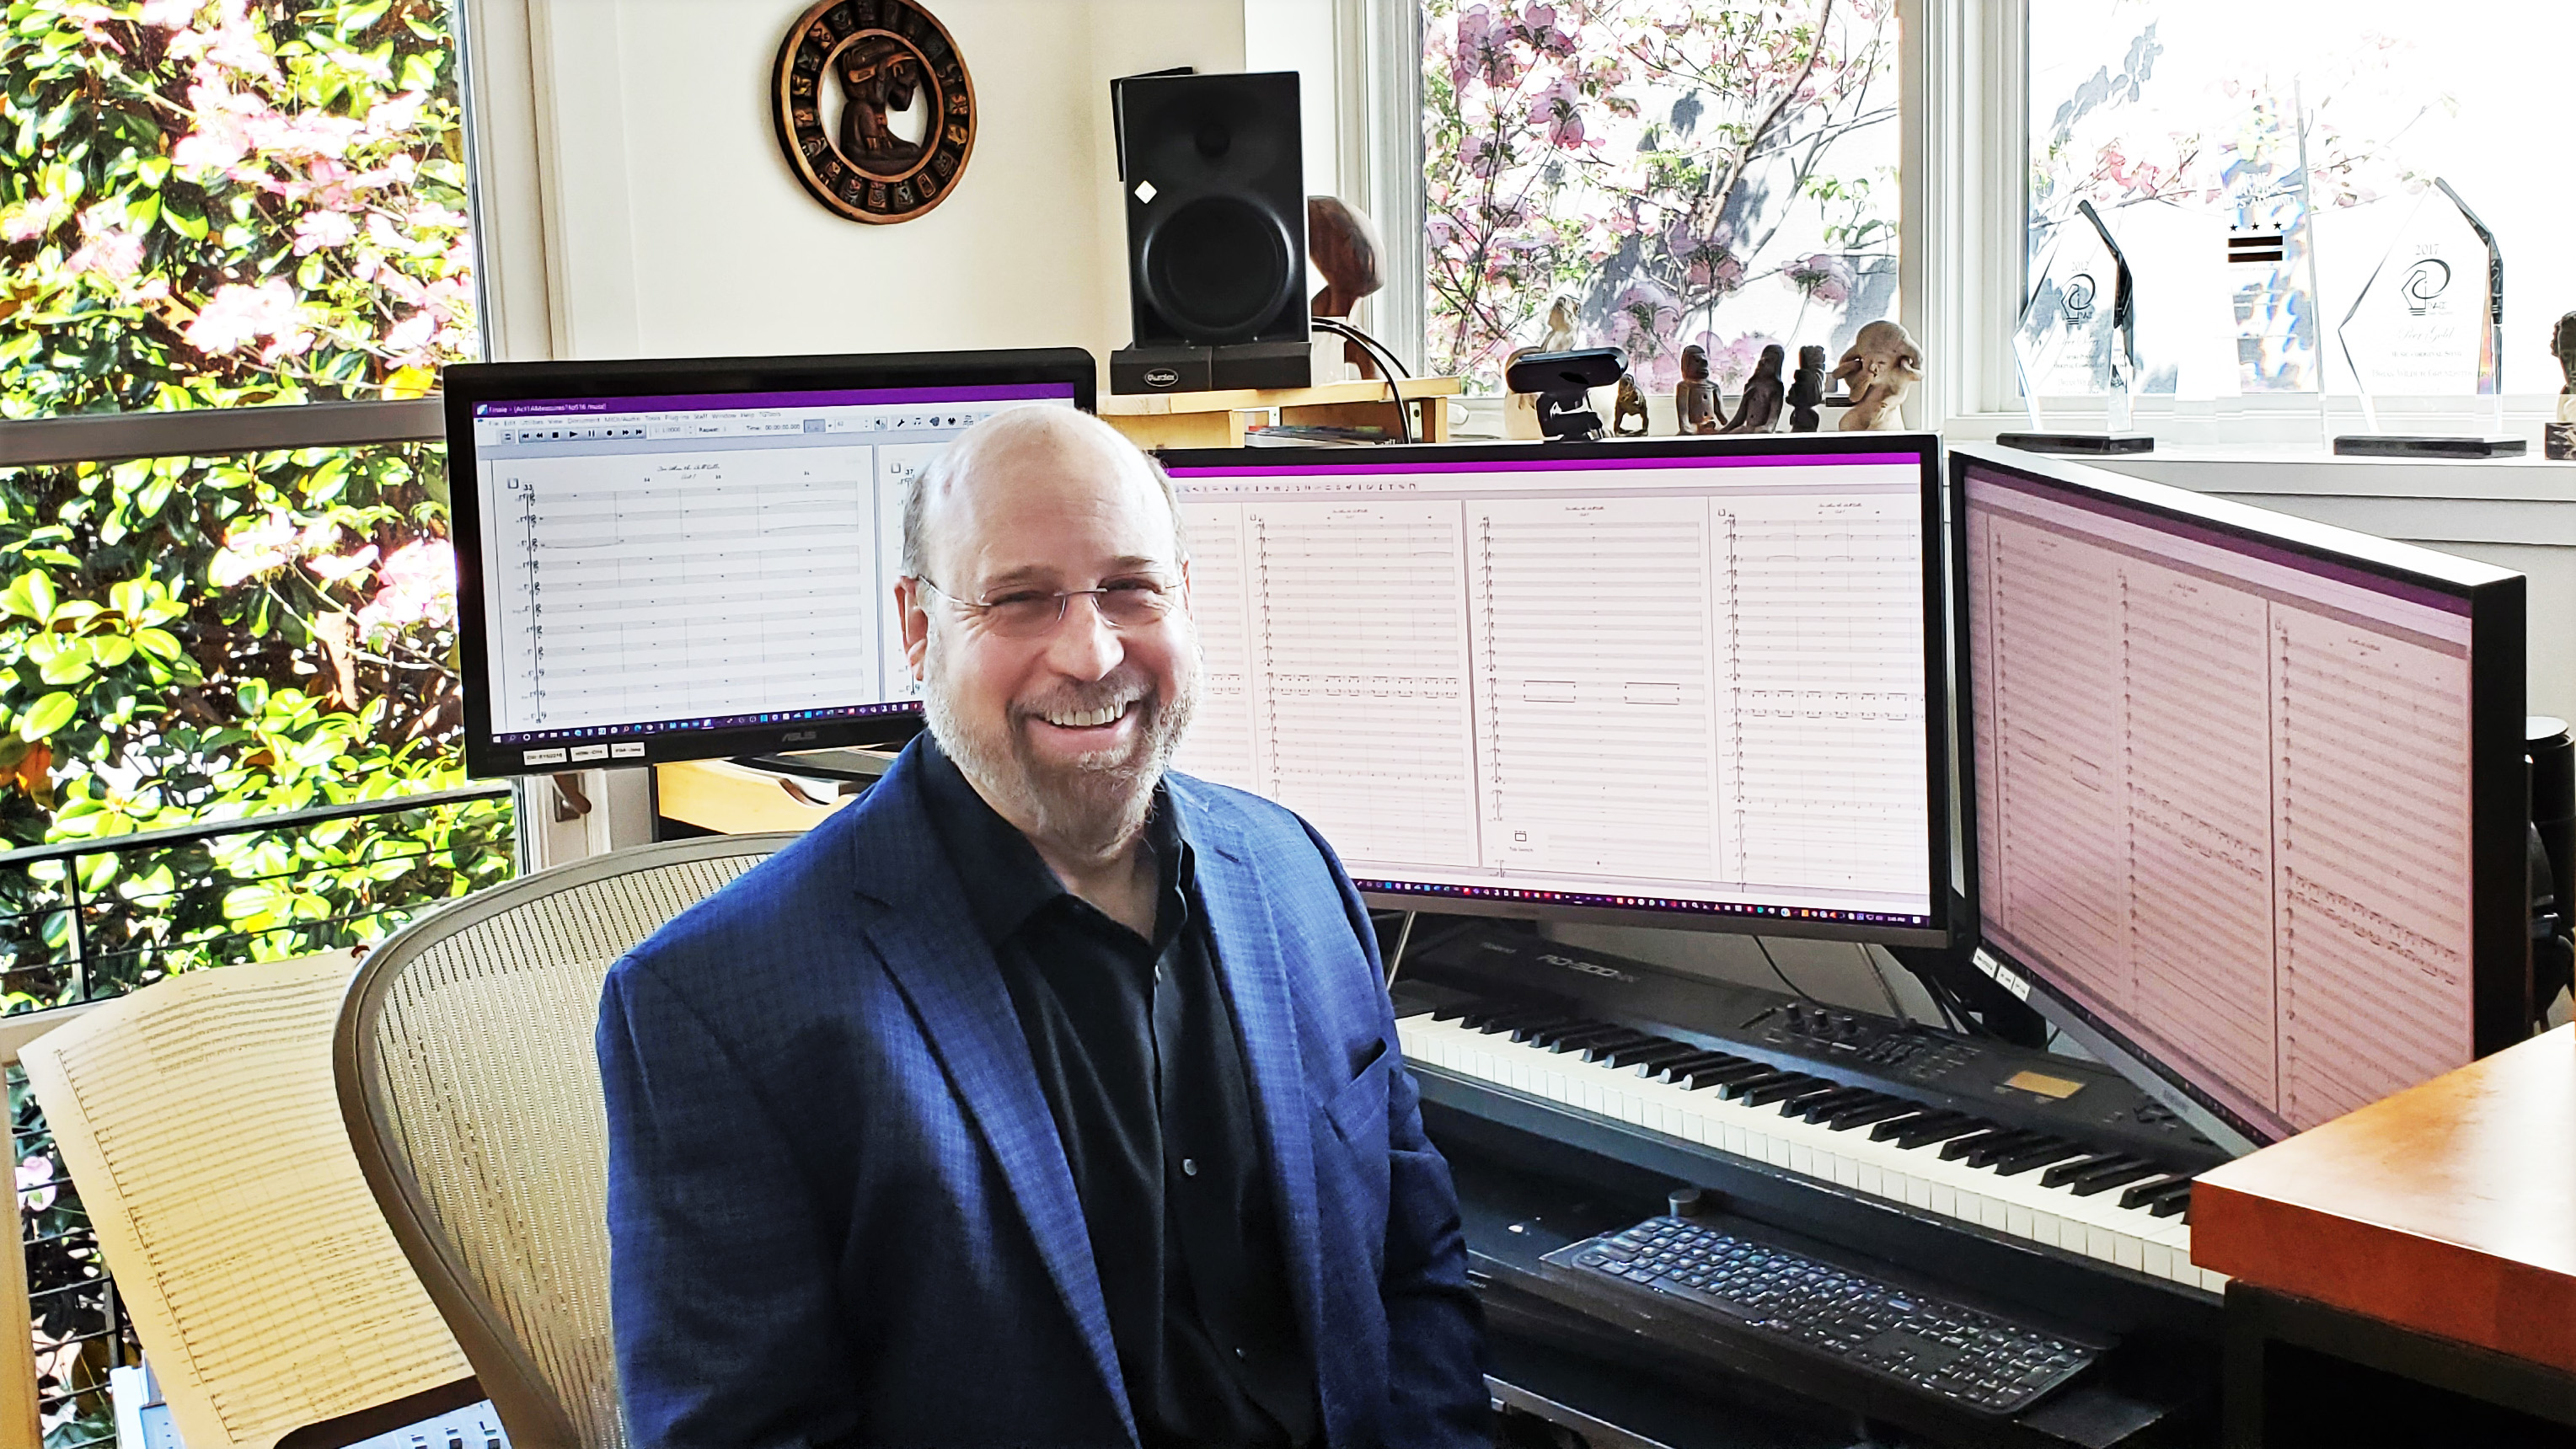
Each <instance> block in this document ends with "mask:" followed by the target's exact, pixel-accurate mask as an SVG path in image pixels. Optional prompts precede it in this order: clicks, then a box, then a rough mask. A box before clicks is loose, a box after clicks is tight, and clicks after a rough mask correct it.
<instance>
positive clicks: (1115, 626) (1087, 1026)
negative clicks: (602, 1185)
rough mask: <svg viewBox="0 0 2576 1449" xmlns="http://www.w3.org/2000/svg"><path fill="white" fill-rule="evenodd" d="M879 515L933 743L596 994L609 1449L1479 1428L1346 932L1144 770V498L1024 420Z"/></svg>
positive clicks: (1288, 870)
mask: <svg viewBox="0 0 2576 1449" xmlns="http://www.w3.org/2000/svg"><path fill="white" fill-rule="evenodd" d="M903 530H904V539H903V571H904V575H905V576H904V578H903V579H902V580H901V581H900V582H899V583H898V584H897V585H896V588H895V599H894V602H895V605H896V607H897V608H899V609H900V610H901V611H902V618H903V637H904V644H905V650H906V657H907V659H908V660H909V663H910V666H911V669H912V672H913V677H914V678H915V679H917V680H919V681H920V682H921V685H922V699H923V705H924V710H925V713H926V714H927V717H928V720H929V725H930V728H929V730H928V732H927V733H925V734H924V735H922V736H921V737H920V738H918V739H917V740H915V741H914V742H913V744H912V746H911V747H910V748H908V749H906V750H905V751H904V753H903V756H902V758H901V759H899V760H898V761H897V762H896V763H895V765H894V767H893V768H892V769H890V770H888V771H887V772H886V775H885V778H884V779H883V780H882V781H881V782H880V783H879V784H878V785H877V786H876V787H875V788H874V789H872V790H871V791H869V792H868V794H867V795H866V796H865V797H864V798H862V799H861V800H860V801H858V802H857V803H856V804H855V805H853V806H851V807H850V808H848V809H846V810H843V811H841V812H840V813H839V814H837V815H834V816H832V817H831V818H830V819H829V820H827V821H826V822H825V823H824V824H822V825H819V826H817V827H816V828H815V829H814V830H813V832H812V833H811V834H809V835H808V836H807V837H806V838H805V839H804V840H802V841H800V842H799V843H797V844H796V845H794V846H792V847H790V848H789V849H787V850H784V851H781V852H779V853H778V854H777V855H775V856H773V857H771V858H770V859H769V860H768V861H766V862H764V863H763V864H761V865H760V866H759V867H757V868H756V869H754V870H752V871H750V872H748V873H746V874H745V875H743V876H742V877H741V878H740V879H738V880H737V881H735V882H734V883H733V884H732V885H731V886H729V887H727V888H726V889H724V890H723V891H721V892H719V893H717V894H716V895H715V896H713V897H711V898H709V899H708V900H707V901H706V902H704V903H703V904H701V905H699V906H698V907H696V908H695V909H693V910H691V911H690V912H688V913H687V914H685V915H683V916H681V917H680V918H679V919H678V920H675V921H673V922H672V923H671V924H670V925H669V926H667V927H665V928H664V929H663V930H662V931H660V932H659V933H657V934H656V935H655V936H654V937H653V938H652V939H651V940H649V941H647V942H645V943H644V945H642V946H640V947H638V948H637V949H636V950H635V951H634V952H633V953H632V954H630V955H629V956H627V957H626V958H625V959H624V960H622V961H620V962H619V963H618V964H617V966H616V967H615V969H614V970H612V971H611V972H610V974H609V979H608V986H607V990H606V993H605V995H604V997H603V999H602V1002H601V1006H600V1022H599V1043H598V1044H599V1059H600V1069H601V1076H602V1079H603V1081H604V1083H605V1085H606V1088H607V1097H608V1121H609V1235H610V1242H611V1247H612V1263H611V1277H612V1292H613V1306H614V1315H615V1327H616V1338H617V1358H618V1367H619V1370H620V1374H621V1377H622V1387H623V1391H624V1394H625V1400H626V1415H627V1424H628V1428H629V1432H630V1434H631V1436H632V1437H633V1439H634V1442H636V1443H637V1444H639V1445H646V1446H659V1445H670V1446H700V1445H704V1446H716V1445H744V1446H749V1445H760V1446H803V1445H813V1446H820V1445H839V1444H853V1445H906V1446H912V1445H956V1446H995V1445H1068V1446H1070V1445H1083V1446H1091V1445H1131V1446H1139V1449H1162V1446H1178V1445H1192V1446H1199V1445H1228V1446H1234V1445H1240V1446H1263V1449H1270V1446H1281V1449H1287V1446H1314V1445H1329V1446H1363V1445H1368V1446H1374V1445H1390V1446H1393V1445H1401V1446H1407V1449H1410V1446H1417V1445H1420V1446H1464V1445H1470V1444H1482V1443H1485V1442H1486V1423H1485V1420H1486V1407H1487V1398H1486V1390H1485V1385H1484V1380H1483V1375H1482V1373H1481V1371H1480V1360H1481V1327H1480V1320H1479V1317H1478V1314H1477V1308H1476V1303H1475V1299H1474V1296H1473V1294H1472V1293H1471V1292H1470V1290H1469V1289H1468V1287H1467V1280H1466V1251H1465V1247H1464V1244H1463V1241H1462V1240H1461V1237H1460V1234H1459V1224H1458V1209H1457V1201H1456V1197H1455V1194H1454V1191H1453V1189H1452V1187H1451V1185H1450V1180H1449V1172H1448V1168H1447V1166H1446V1164H1444V1163H1443V1162H1442V1161H1441V1159H1440V1156H1439V1154H1438V1153H1437V1152H1436V1151H1435V1150H1434V1149H1433V1148H1432V1146H1431V1145H1430V1143H1429V1142H1427V1141H1426V1140H1425V1139H1424V1137H1423V1134H1422V1124H1421V1117H1420V1113H1419V1111H1418V1109H1417V1106H1416V1102H1415V1096H1414V1091H1413V1086H1412V1083H1411V1081H1410V1080H1409V1079H1408V1078H1407V1077H1406V1076H1405V1074H1404V1072H1403V1070H1402V1066H1401V1061H1400V1059H1399V1054H1398V1051H1397V1048H1396V1037H1395V1023H1394V1021H1393V1019H1392V1017H1391V1015H1390V1012H1389V1009H1388V1003H1387V999H1386V994H1385V991H1384V990H1383V988H1382V986H1381V981H1382V971H1381V967H1380V965H1379V961H1378V956H1377V943H1376V938H1375V936H1374V934H1373V933H1372V932H1371V930H1370V928H1369V925H1368V916H1367V913H1366V912H1365V911H1364V910H1363V909H1362V907H1361V905H1360V901H1359V898H1358V896H1357V894H1356V893H1355V892H1354V891H1353V890H1352V888H1351V883H1350V881H1349V879H1348V878H1347V877H1346V876H1345V875H1344V874H1343V872H1342V868H1341V864H1340V862H1339V861H1338V860H1336V859H1335V858H1334V856H1333V853H1332V850H1331V849H1330V847H1328V846H1326V845H1325V843H1324V842H1323V840H1322V839H1321V838H1320V837H1318V836H1317V835H1316V834H1315V833H1314V831H1313V830H1312V829H1311V828H1310V827H1308V826H1307V825H1306V824H1305V823H1304V822H1303V821H1301V820H1299V819H1298V818H1297V817H1296V816H1294V815H1292V814H1290V813H1289V812H1287V811H1286V810H1283V809H1281V808H1279V807H1278V806H1276V805H1272V804H1270V803H1268V802H1266V801H1263V800H1260V799H1258V798H1255V797H1253V796H1250V795H1245V794H1243V793H1241V792H1239V791H1235V790H1230V789H1226V788H1224V787H1222V786H1217V785H1212V784H1208V783H1206V782H1204V781H1198V780H1193V779H1190V778H1188V777H1187V776H1183V775H1178V774H1174V773H1172V772H1171V771H1170V770H1169V768H1168V767H1169V764H1170V761H1171V758H1172V753H1173V751H1174V749H1175V748H1176V747H1177V746H1178V744H1179V742H1180V739H1181V736H1182V733H1183V732H1184V731H1185V730H1186V729H1187V728H1188V724H1189V718H1190V711H1191V706H1192V705H1193V703H1194V702H1195V701H1196V699H1197V697H1198V690H1199V678H1198V675H1199V663H1198V641H1197V636H1196V634H1195V632H1194V630H1193V628H1192V625H1191V620H1190V597H1189V563H1188V557H1187V553H1186V551H1185V549H1184V547H1183V543H1182V537H1181V526H1180V514H1179V506H1178V503H1177V500H1176V499H1175V498H1174V496H1173V493H1172V487H1171V483H1170V480H1169V479H1168V478H1166V477H1165V476H1164V475H1163V473H1162V471H1161V470H1160V469H1159V468H1157V467H1155V466H1154V464H1153V463H1152V462H1151V461H1150V460H1148V459H1147V458H1145V457H1144V455H1142V454H1140V453H1138V452H1137V451H1136V450H1135V449H1134V448H1133V447H1132V446H1130V445H1129V444H1128V443H1127V442H1126V441H1125V440H1124V439H1123V438H1121V437H1119V436H1118V434H1117V433H1116V432H1115V431H1114V430H1112V429H1111V428H1109V427H1108V426H1107V425H1106V424H1103V423H1101V422H1100V421H1098V420H1097V419H1094V418H1091V417H1088V416H1086V415H1083V414H1080V413H1076V412H1073V411H1070V410H1067V409H1056V408H1022V409H1017V410H1014V411H1010V412H1005V413H1002V414H1000V415H999V416H997V417H995V418H993V419H991V420H990V421H987V422H986V423H984V424H982V425H981V426H979V427H977V428H975V429H973V430H972V431H970V432H968V433H966V434H965V435H963V436H962V437H960V438H959V439H958V440H957V441H956V442H955V443H954V444H952V445H951V446H950V448H949V449H948V450H947V451H946V452H945V453H943V454H942V455H941V456H940V458H939V459H938V460H937V461H936V462H935V463H934V464H933V465H932V466H931V467H930V468H929V469H927V470H925V471H924V472H923V474H922V475H921V476H920V477H919V478H918V479H916V480H915V482H914V484H913V486H912V488H911V490H910V491H909V492H908V493H907V494H906V496H905V500H904V512H903ZM853 627H862V628H863V627H866V623H865V621H864V619H859V620H854V621H853Z"/></svg>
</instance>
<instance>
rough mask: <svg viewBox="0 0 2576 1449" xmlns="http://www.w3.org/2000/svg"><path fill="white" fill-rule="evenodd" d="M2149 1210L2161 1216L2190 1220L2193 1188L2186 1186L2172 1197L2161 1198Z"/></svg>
mask: <svg viewBox="0 0 2576 1449" xmlns="http://www.w3.org/2000/svg"><path fill="white" fill-rule="evenodd" d="M2147 1211H2149V1212H2151V1213H2154V1214H2155V1215H2156V1216H2157V1217H2160V1218H2172V1217H2178V1218H2181V1219H2182V1220H2183V1221H2184V1222H2190V1221H2191V1189H2190V1188H2188V1187H2186V1188H2184V1189H2183V1190H2182V1191H2180V1192H2178V1193H2175V1194H2174V1195H2172V1196H2171V1197H2168V1198H2164V1199H2161V1200H2160V1201H2158V1202H2157V1203H2156V1205H2155V1206H2154V1207H2151V1208H2149V1209H2147Z"/></svg>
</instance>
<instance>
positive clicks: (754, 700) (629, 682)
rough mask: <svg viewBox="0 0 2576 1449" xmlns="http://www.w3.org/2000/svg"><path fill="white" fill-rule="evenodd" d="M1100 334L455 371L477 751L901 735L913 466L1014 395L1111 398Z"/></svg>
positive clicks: (705, 752)
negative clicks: (1005, 344)
mask: <svg viewBox="0 0 2576 1449" xmlns="http://www.w3.org/2000/svg"><path fill="white" fill-rule="evenodd" d="M1095 372H1096V366H1095V364H1094V363H1093V361H1092V358H1091V354H1089V353H1088V352H1085V351H1082V350H1081V349H1079V348H1055V349H1048V350H1042V351H1019V352H960V353H926V354H912V355H884V356H866V357H802V358H727V359H710V360H705V361H687V362H605V363H590V362H562V363H555V362H546V363H496V364H485V365H479V366H460V367H453V368H450V369H448V371H447V376H446V382H445V389H446V407H447V439H448V472H449V477H450V479H451V480H452V495H453V518H454V528H455V543H456V569H457V631H458V634H459V638H460V646H461V648H460V652H461V654H462V662H463V665H464V672H465V681H466V689H465V759H466V768H467V769H468V770H469V771H470V772H471V773H473V774H475V775H478V776H493V775H514V774H525V773H530V772H546V771H555V770H578V769H586V768H593V767H598V766H615V765H634V764H645V763H650V762H653V761H661V760H689V759H705V758H711V757H717V756H725V755H745V754H767V753H772V752H777V751H782V750H805V749H819V748H824V747H828V746H833V745H847V744H856V743H864V742H871V741H875V740H878V739H881V738H884V737H885V736H886V734H887V732H888V729H889V725H890V724H892V723H895V717H899V716H909V715H917V714H918V713H919V710H920V706H919V704H918V703H917V702H916V700H915V698H914V691H913V684H912V681H911V680H910V678H909V677H908V676H907V674H906V671H905V669H904V667H903V651H902V647H901V637H900V634H899V632H898V628H897V621H896V620H895V618H894V616H893V610H892V608H891V606H890V604H891V600H892V598H893V587H894V579H895V576H896V574H897V573H898V572H899V571H900V563H899V558H900V553H901V547H902V540H901V518H900V513H899V500H900V497H901V492H902V488H903V484H904V481H905V479H907V478H908V477H910V476H911V475H912V473H913V472H914V471H915V470H917V469H918V468H920V467H921V466H922V465H923V464H925V463H926V462H928V461H929V459H930V458H931V457H932V456H933V455H934V454H936V453H937V452H938V451H939V450H940V448H942V447H943V446H945V445H946V443H947V442H948V440H949V439H950V438H953V437H955V436H956V435H957V434H958V433H959V432H962V431H963V430H965V429H966V428H968V427H971V426H973V425H974V424H975V423H976V422H979V421H981V420H982V419H983V418H985V417H988V416H990V415H991V414H992V413H994V412H997V411H1000V410H1001V409H1004V408H1009V407H1018V406H1023V405H1027V404H1032V403H1037V404H1047V405H1054V406H1061V407H1076V408H1081V409H1083V410H1085V411H1089V410H1090V409H1091V407H1092V404H1093V388H1094V377H1095Z"/></svg>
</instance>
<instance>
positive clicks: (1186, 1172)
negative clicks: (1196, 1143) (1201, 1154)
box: [1181, 1157, 1199, 1177]
mask: <svg viewBox="0 0 2576 1449" xmlns="http://www.w3.org/2000/svg"><path fill="white" fill-rule="evenodd" d="M1198 1175H1199V1160H1198V1159H1197V1158H1195V1157H1184V1158H1182V1159H1181V1176H1183V1177H1196V1176H1198Z"/></svg>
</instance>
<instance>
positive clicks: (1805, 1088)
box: [1733, 1072, 1840, 1107]
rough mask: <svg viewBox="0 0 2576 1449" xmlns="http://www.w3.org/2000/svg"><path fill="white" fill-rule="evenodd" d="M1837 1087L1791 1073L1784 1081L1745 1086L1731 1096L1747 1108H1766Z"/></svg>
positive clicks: (1804, 1074) (1797, 1073)
mask: <svg viewBox="0 0 2576 1449" xmlns="http://www.w3.org/2000/svg"><path fill="white" fill-rule="evenodd" d="M1838 1085H1840V1084H1839V1083H1835V1082H1828V1081H1826V1080H1825V1079H1824V1078H1822V1077H1813V1076H1809V1075H1807V1074H1806V1073H1805V1072H1791V1073H1789V1074H1787V1077H1786V1079H1785V1080H1782V1081H1777V1082H1766V1083H1764V1084H1762V1085H1761V1086H1758V1087H1756V1086H1746V1087H1745V1088H1744V1089H1743V1090H1740V1091H1737V1092H1736V1093H1734V1094H1733V1095H1734V1097H1735V1100H1736V1101H1739V1102H1742V1103H1743V1104H1744V1105H1745V1106H1747V1107H1767V1106H1769V1105H1770V1104H1771V1103H1773V1102H1785V1101H1787V1100H1789V1099H1790V1098H1792V1097H1803V1096H1805V1095H1807V1094H1808V1093H1809V1092H1812V1091H1816V1090H1818V1089H1819V1088H1823V1087H1832V1086H1838Z"/></svg>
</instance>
